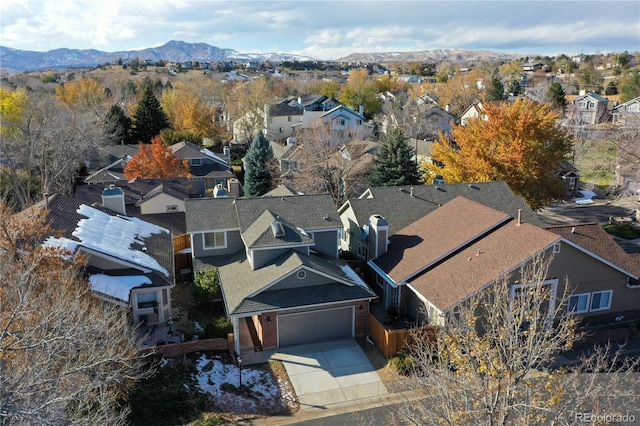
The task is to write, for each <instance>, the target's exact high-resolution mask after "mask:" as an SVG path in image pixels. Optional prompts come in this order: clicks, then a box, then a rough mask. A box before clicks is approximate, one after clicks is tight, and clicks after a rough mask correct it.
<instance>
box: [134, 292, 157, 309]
mask: <svg viewBox="0 0 640 426" xmlns="http://www.w3.org/2000/svg"><path fill="white" fill-rule="evenodd" d="M136 298H137V301H138V309H144V308H153V307H154V306H157V302H156V292H155V291H153V292H148V293H137V294H136Z"/></svg>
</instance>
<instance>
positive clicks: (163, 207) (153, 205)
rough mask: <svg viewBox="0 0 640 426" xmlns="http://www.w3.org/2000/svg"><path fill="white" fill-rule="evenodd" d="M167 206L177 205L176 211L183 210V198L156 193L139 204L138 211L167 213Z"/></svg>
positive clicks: (143, 212)
mask: <svg viewBox="0 0 640 426" xmlns="http://www.w3.org/2000/svg"><path fill="white" fill-rule="evenodd" d="M167 206H177V207H178V210H176V211H178V212H183V211H184V200H180V199H178V198H174V197H172V196H170V195H167V194H158V195H157V196H155V197H153V198H150V199H148V200H146V201H144V202H143V203H141V204H140V213H142V214H156V213H168V211H167Z"/></svg>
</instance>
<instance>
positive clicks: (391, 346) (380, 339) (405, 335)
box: [369, 313, 409, 358]
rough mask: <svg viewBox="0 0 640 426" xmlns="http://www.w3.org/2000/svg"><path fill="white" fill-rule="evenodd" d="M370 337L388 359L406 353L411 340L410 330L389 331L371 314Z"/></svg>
mask: <svg viewBox="0 0 640 426" xmlns="http://www.w3.org/2000/svg"><path fill="white" fill-rule="evenodd" d="M369 337H370V338H371V340H373V342H374V343H375V344H376V347H377V348H378V350H379V351H380V352H382V354H383V355H384V356H385V357H386V358H392V357H394V356H396V355H397V354H399V353H402V352H404V346H405V344H406V342H407V340H408V339H409V330H406V329H399V330H387V328H386V327H385V326H384V324H382V323H381V322H380V321H379V320H378V318H376V316H375V315H373V313H370V314H369Z"/></svg>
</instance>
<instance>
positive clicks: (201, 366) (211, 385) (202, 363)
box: [194, 354, 295, 414]
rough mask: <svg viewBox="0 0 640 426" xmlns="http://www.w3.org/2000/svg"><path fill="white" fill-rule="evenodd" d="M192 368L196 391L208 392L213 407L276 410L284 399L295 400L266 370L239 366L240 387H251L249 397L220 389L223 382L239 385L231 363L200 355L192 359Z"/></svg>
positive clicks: (238, 410)
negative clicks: (194, 372)
mask: <svg viewBox="0 0 640 426" xmlns="http://www.w3.org/2000/svg"><path fill="white" fill-rule="evenodd" d="M196 371H197V373H196V374H195V375H194V376H195V377H194V379H195V381H196V383H197V385H198V387H199V388H200V390H201V391H202V392H204V393H207V394H209V395H211V396H212V400H213V401H214V402H215V404H216V405H217V406H219V407H222V408H224V409H225V410H228V411H231V412H235V413H251V412H254V413H260V414H264V413H265V412H274V413H277V412H280V411H281V410H283V409H284V408H285V407H286V400H295V395H294V394H293V391H291V390H288V391H287V390H286V389H285V386H284V384H283V383H280V381H279V380H276V379H274V377H273V376H272V375H271V374H270V373H269V372H266V371H262V370H256V369H252V368H250V367H244V368H243V369H242V387H243V388H248V389H250V390H251V391H250V397H249V396H244V395H238V394H236V393H231V392H225V391H224V390H221V389H220V386H221V385H222V384H224V383H230V384H232V385H233V386H235V387H238V386H239V385H240V370H239V368H238V366H237V365H235V364H226V363H224V362H222V358H221V357H219V356H213V357H210V358H209V357H207V355H204V354H203V355H201V356H200V358H198V360H197V361H196Z"/></svg>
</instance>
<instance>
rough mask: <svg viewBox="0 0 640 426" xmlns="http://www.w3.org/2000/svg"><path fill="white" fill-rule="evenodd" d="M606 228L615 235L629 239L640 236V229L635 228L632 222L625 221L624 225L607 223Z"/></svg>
mask: <svg viewBox="0 0 640 426" xmlns="http://www.w3.org/2000/svg"><path fill="white" fill-rule="evenodd" d="M604 230H605V231H607V232H608V233H609V234H611V235H615V236H616V237H620V238H624V239H627V240H634V239H636V238H640V229H638V228H634V227H633V226H632V225H631V224H630V223H625V224H622V225H616V224H609V225H605V226H604Z"/></svg>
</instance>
